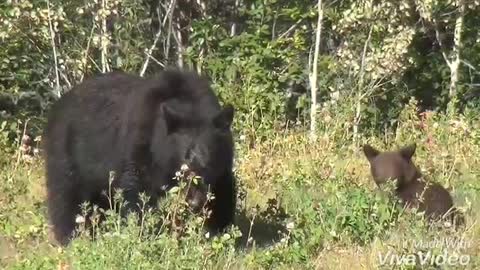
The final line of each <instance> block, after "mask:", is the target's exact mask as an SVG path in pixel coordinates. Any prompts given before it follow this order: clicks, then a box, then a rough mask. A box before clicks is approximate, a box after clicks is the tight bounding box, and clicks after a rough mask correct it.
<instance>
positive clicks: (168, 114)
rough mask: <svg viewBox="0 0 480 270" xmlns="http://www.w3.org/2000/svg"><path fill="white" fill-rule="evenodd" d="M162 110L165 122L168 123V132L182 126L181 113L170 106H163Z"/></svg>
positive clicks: (172, 131)
mask: <svg viewBox="0 0 480 270" xmlns="http://www.w3.org/2000/svg"><path fill="white" fill-rule="evenodd" d="M162 111H163V117H164V119H165V124H166V125H167V134H171V133H174V132H175V131H177V130H178V128H179V127H180V123H181V121H182V117H181V115H180V114H179V113H178V112H176V111H174V110H173V109H172V108H170V107H168V106H163V107H162Z"/></svg>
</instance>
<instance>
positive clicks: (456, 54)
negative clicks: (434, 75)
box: [448, 0, 465, 110]
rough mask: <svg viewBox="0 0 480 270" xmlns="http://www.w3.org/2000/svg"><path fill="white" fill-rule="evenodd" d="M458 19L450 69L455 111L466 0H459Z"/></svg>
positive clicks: (450, 94)
mask: <svg viewBox="0 0 480 270" xmlns="http://www.w3.org/2000/svg"><path fill="white" fill-rule="evenodd" d="M456 2H457V7H458V12H459V14H458V17H457V19H456V21H455V32H454V37H453V40H454V44H453V60H452V61H451V63H450V65H449V67H450V89H449V91H448V97H449V104H448V107H449V108H450V109H453V110H454V109H455V107H456V100H457V84H458V68H459V65H460V49H461V46H462V30H463V18H464V14H465V2H464V0H457V1H456Z"/></svg>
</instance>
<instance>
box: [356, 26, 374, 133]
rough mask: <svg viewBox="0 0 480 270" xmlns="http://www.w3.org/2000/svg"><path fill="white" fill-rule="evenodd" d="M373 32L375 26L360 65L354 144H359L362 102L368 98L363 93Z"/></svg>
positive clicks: (369, 36)
mask: <svg viewBox="0 0 480 270" xmlns="http://www.w3.org/2000/svg"><path fill="white" fill-rule="evenodd" d="M372 31H373V26H370V30H369V31H368V37H367V40H366V41H365V44H364V45H363V52H362V60H361V63H360V78H359V80H358V97H357V105H356V108H355V118H354V121H353V142H357V137H358V126H359V125H360V118H361V116H362V115H361V113H362V100H363V98H364V97H365V96H366V93H364V92H363V90H364V87H365V86H364V84H365V83H364V82H365V57H366V55H367V49H368V46H369V44H370V39H371V38H372Z"/></svg>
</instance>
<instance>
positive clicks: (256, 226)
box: [0, 114, 480, 269]
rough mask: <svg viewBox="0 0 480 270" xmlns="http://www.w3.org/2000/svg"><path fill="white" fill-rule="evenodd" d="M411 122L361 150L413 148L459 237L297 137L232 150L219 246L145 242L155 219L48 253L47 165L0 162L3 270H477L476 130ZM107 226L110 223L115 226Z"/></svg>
mask: <svg viewBox="0 0 480 270" xmlns="http://www.w3.org/2000/svg"><path fill="white" fill-rule="evenodd" d="M406 115H407V116H406V117H404V118H402V119H401V121H400V124H399V126H398V128H397V130H396V131H395V132H394V133H393V132H390V133H388V134H386V135H384V136H382V137H368V138H366V137H363V138H361V140H362V141H361V142H362V143H363V142H366V141H367V140H368V142H369V143H371V144H373V145H375V146H378V147H379V148H380V149H390V148H394V147H396V146H400V145H403V144H407V143H409V142H411V141H415V142H417V145H419V147H418V149H417V153H416V155H415V156H414V160H415V162H416V164H417V165H418V166H419V167H420V168H421V170H422V171H423V172H424V173H425V174H427V175H428V176H429V177H431V178H433V179H435V181H437V182H439V183H441V184H442V185H444V186H445V187H446V188H447V189H449V190H450V191H451V192H452V195H453V197H454V201H455V204H456V205H458V206H459V207H460V208H461V209H462V210H463V211H465V215H466V218H467V220H466V222H467V224H466V226H465V228H457V229H454V228H436V227H428V226H427V225H426V224H425V222H424V221H423V219H422V218H421V216H420V215H418V214H416V213H415V211H404V210H403V209H401V208H399V207H398V206H397V205H396V202H395V200H393V199H391V198H390V197H389V196H388V195H387V194H386V193H384V192H380V191H378V189H377V188H376V187H375V185H374V183H373V181H372V180H371V178H370V175H369V167H368V163H367V160H366V159H365V158H364V157H363V155H362V153H361V151H360V147H359V145H360V143H357V144H355V143H353V142H352V141H351V140H339V139H338V134H341V133H342V132H344V131H342V130H331V129H323V130H320V131H319V139H318V141H316V142H315V143H312V142H310V141H309V140H308V138H307V137H306V136H305V134H304V133H299V132H293V131H292V132H285V133H277V134H276V135H274V136H271V137H270V139H269V140H267V141H264V142H259V143H256V144H254V147H251V143H250V142H246V141H242V140H240V139H239V140H237V142H238V143H237V154H236V168H235V171H236V175H237V177H238V182H239V184H240V192H239V203H238V214H237V221H236V227H235V228H233V229H232V230H230V231H229V232H228V233H226V234H224V235H220V236H219V237H218V238H214V239H212V238H210V239H206V237H205V235H204V234H203V233H202V232H201V230H199V229H198V226H197V224H196V222H197V221H196V220H195V219H192V220H190V221H189V222H190V223H189V224H190V225H191V227H189V228H190V229H189V230H187V233H186V234H185V235H182V236H180V237H172V235H171V233H169V232H168V231H165V232H160V233H158V234H148V233H140V230H143V229H148V226H149V224H150V223H151V222H150V221H152V222H153V221H155V219H156V218H158V217H156V216H154V215H152V216H149V217H147V219H149V220H150V221H146V222H145V224H144V227H145V228H143V227H142V228H139V226H136V221H135V218H134V217H131V219H129V222H128V224H126V225H123V226H120V227H118V226H117V227H115V226H113V225H112V226H111V228H110V229H109V230H108V231H106V232H102V231H101V230H99V231H98V239H97V240H96V241H90V240H89V239H88V237H86V236H85V235H83V236H80V237H79V238H78V239H76V240H75V241H73V243H72V244H71V245H70V246H69V247H67V248H65V249H61V248H58V247H56V246H55V245H53V244H51V243H52V242H51V236H50V232H49V227H48V225H47V224H48V223H47V220H46V215H45V214H46V208H45V204H44V197H45V190H44V171H43V163H42V160H41V159H40V158H38V159H36V160H35V161H34V162H33V163H21V164H20V165H18V166H17V165H16V164H15V161H10V160H15V159H14V158H12V159H11V158H10V157H9V156H7V155H6V154H4V158H3V160H4V162H3V163H2V165H1V166H2V167H1V171H0V267H1V268H5V269H352V267H354V268H355V269H357V268H358V269H392V268H395V269H438V268H435V267H434V266H432V265H430V264H428V265H423V266H421V265H417V266H411V265H408V264H409V263H408V255H409V254H418V252H424V254H426V253H427V252H430V254H433V255H434V256H435V255H442V254H447V256H453V255H458V256H460V257H459V258H463V259H464V260H466V258H468V264H467V265H466V266H464V265H460V264H458V263H457V264H456V265H452V266H450V265H448V264H445V265H442V266H440V269H478V268H479V267H480V257H479V256H478V254H480V242H479V240H480V226H479V225H478V222H477V221H478V220H479V211H477V209H479V206H480V193H479V190H480V181H479V177H480V131H478V130H480V129H478V125H479V124H478V121H476V120H475V119H468V117H464V116H455V117H448V116H444V115H437V114H432V115H430V116H429V118H427V119H424V120H422V121H420V120H419V119H418V118H416V117H413V116H411V114H406ZM420 124H421V125H422V126H423V129H419V125H420ZM111 219H112V220H115V214H112V215H111ZM107 223H108V222H107ZM111 224H113V223H111ZM437 225H439V224H437ZM106 226H108V225H106ZM145 231H148V230H145ZM435 241H437V242H435ZM438 241H445V242H442V243H439V242H438ZM455 241H456V242H455ZM446 243H448V244H446ZM389 254H390V255H392V254H393V255H399V256H400V255H405V257H404V259H405V261H404V263H403V264H401V265H397V266H392V265H383V266H382V265H380V259H385V257H384V256H387V255H389ZM380 256H383V257H380ZM462 256H463V257H462ZM390 258H392V257H387V259H388V260H389V259H390ZM435 258H437V259H438V258H439V257H435ZM440 259H441V257H440ZM429 262H430V261H429ZM417 263H418V261H417Z"/></svg>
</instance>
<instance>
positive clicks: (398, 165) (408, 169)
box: [363, 144, 420, 187]
mask: <svg viewBox="0 0 480 270" xmlns="http://www.w3.org/2000/svg"><path fill="white" fill-rule="evenodd" d="M415 149H416V145H415V144H412V145H408V146H405V147H403V148H400V149H398V150H396V151H388V152H381V151H379V150H377V149H375V148H373V147H372V146H370V145H364V146H363V152H364V154H365V156H366V158H367V160H368V162H369V163H370V171H371V174H372V177H373V180H374V181H375V183H376V184H377V185H378V186H380V185H381V184H383V183H385V182H386V181H388V180H397V186H398V187H400V186H402V185H404V184H407V183H410V182H412V181H413V180H415V179H416V178H418V177H419V176H420V172H419V171H418V169H417V167H416V166H415V165H414V164H413V162H412V156H413V155H414V153H415Z"/></svg>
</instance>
